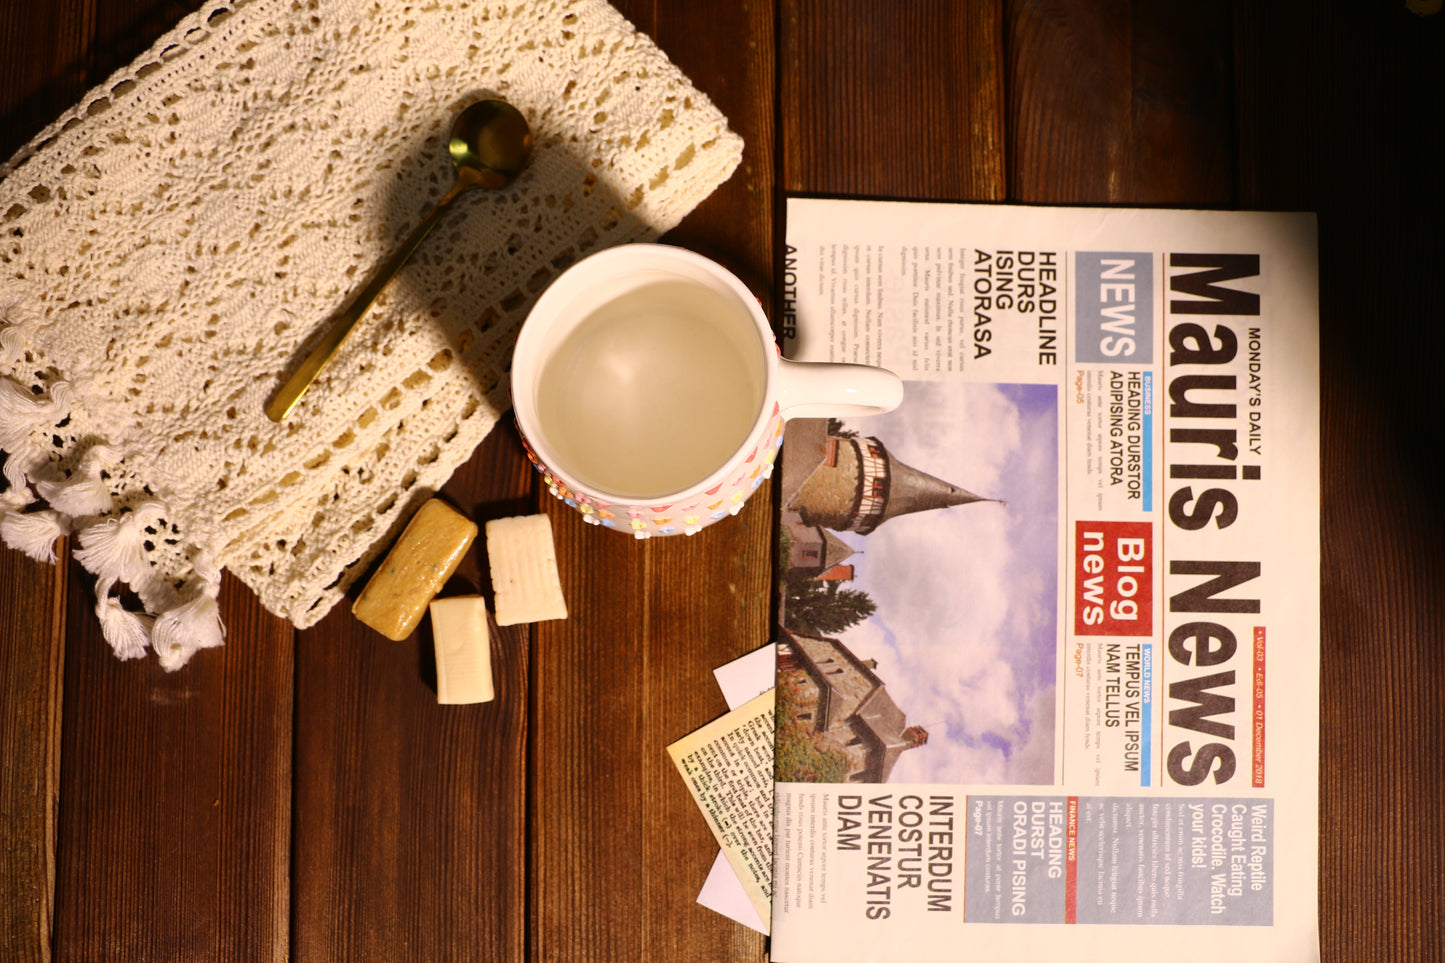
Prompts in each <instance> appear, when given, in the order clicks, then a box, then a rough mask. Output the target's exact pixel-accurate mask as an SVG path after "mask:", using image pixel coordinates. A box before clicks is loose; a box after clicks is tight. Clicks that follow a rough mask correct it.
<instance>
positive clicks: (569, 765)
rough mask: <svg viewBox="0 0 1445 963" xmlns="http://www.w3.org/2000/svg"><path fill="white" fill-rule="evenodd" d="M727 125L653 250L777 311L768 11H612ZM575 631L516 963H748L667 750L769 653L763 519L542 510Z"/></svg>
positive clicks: (547, 636) (541, 772) (748, 934)
mask: <svg viewBox="0 0 1445 963" xmlns="http://www.w3.org/2000/svg"><path fill="white" fill-rule="evenodd" d="M617 6H618V8H619V9H620V10H621V11H622V13H623V14H624V15H625V16H627V17H628V18H629V19H630V20H631V21H632V22H633V23H634V24H635V25H637V27H638V28H639V29H641V30H643V31H644V32H646V33H648V34H649V35H650V36H652V37H653V38H654V39H655V40H656V41H657V43H658V45H659V46H660V47H661V48H662V49H663V50H664V51H665V52H666V53H667V54H668V55H669V57H670V58H672V60H673V61H674V62H675V63H676V64H677V65H678V67H679V68H680V69H681V70H682V71H683V72H684V73H685V74H687V75H689V76H691V77H693V78H694V79H695V80H696V81H698V82H699V83H700V86H701V89H702V90H703V92H704V93H705V94H707V95H708V96H709V97H710V98H711V99H712V100H713V101H714V103H716V104H717V106H718V107H719V108H720V109H721V110H722V112H723V113H724V114H725V115H726V116H727V117H728V120H729V124H730V126H732V128H733V129H734V130H736V131H738V132H739V133H740V134H741V135H742V137H743V139H744V141H745V149H744V156H743V164H742V167H741V168H740V169H739V170H738V172H737V173H735V174H734V175H733V177H732V178H731V179H730V180H729V181H728V182H727V183H726V184H724V185H723V186H722V187H721V188H720V189H719V190H718V191H716V192H715V193H714V194H713V195H712V196H711V197H710V198H708V199H707V200H706V201H704V202H703V204H702V205H700V206H699V208H698V209H697V210H696V211H695V212H694V213H693V214H692V215H690V216H689V217H688V218H687V219H686V220H685V221H684V223H683V225H682V226H681V227H680V228H679V229H677V230H676V231H674V232H672V234H671V235H670V236H669V237H668V238H667V240H668V241H670V242H673V243H678V244H682V245H684V246H686V247H690V248H692V249H694V250H697V251H700V252H701V253H704V254H706V255H708V256H710V257H713V258H715V259H717V260H718V261H720V262H721V263H723V264H724V265H726V266H727V267H729V268H731V269H732V270H734V271H735V272H736V273H738V275H739V276H740V277H742V278H743V280H744V281H745V282H746V283H747V284H748V285H749V286H750V287H751V288H752V290H753V292H754V293H755V294H757V295H758V296H759V297H760V298H761V299H762V300H763V302H764V303H765V304H768V303H771V298H772V285H771V277H772V261H771V256H772V234H773V224H772V220H771V216H770V214H771V211H770V209H771V206H772V203H773V196H772V185H773V179H772V178H773V173H772V172H773V157H772V154H773V146H772V145H773V130H772V121H771V110H772V102H773V86H772V77H773V74H772V69H773V50H774V47H773V42H772V30H773V12H772V9H771V6H770V5H768V4H762V3H744V4H739V5H737V6H735V7H730V8H729V9H728V11H727V13H726V14H724V15H720V14H719V12H718V10H717V9H716V8H712V9H708V8H707V7H706V6H705V5H696V4H691V3H687V2H685V0H674V2H667V3H643V2H622V3H618V4H617ZM543 497H544V499H545V501H546V502H547V504H546V506H545V509H546V511H548V513H549V514H551V515H552V517H553V519H554V525H555V528H556V533H557V544H558V555H559V563H560V566H561V568H562V580H563V586H564V588H565V589H566V590H567V592H568V605H569V608H570V610H571V613H572V614H571V616H570V617H569V618H568V619H567V620H566V621H565V622H559V623H542V624H540V625H539V626H538V627H537V630H536V641H535V670H534V684H533V691H534V693H535V694H536V700H537V701H536V705H535V707H534V719H535V725H534V733H533V747H532V752H531V769H532V780H533V790H532V808H531V821H532V831H531V835H532V839H533V854H532V866H533V873H532V884H531V892H532V903H533V920H534V922H533V936H532V946H531V958H532V959H538V960H549V961H550V960H566V961H569V963H571V961H602V960H615V961H628V963H630V961H633V960H638V959H647V958H659V959H668V960H676V961H683V963H685V961H707V963H716V961H721V960H762V959H763V958H764V956H763V953H764V950H763V945H764V944H763V940H762V937H761V936H760V935H758V934H756V933H754V932H752V931H750V930H748V929H746V928H745V927H743V926H741V925H739V924H736V923H733V922H731V921H729V920H727V919H726V918H724V917H721V916H718V915H717V914H714V913H713V912H712V911H710V910H707V909H704V908H702V907H700V906H698V905H697V904H696V902H695V899H696V896H697V892H698V890H699V888H700V887H701V885H702V883H703V880H704V879H705V878H706V875H707V871H708V868H709V866H710V865H711V862H712V859H713V857H714V856H715V855H716V853H717V847H716V843H715V842H714V841H713V839H712V836H711V834H710V833H709V832H708V829H707V827H706V824H705V822H704V821H703V818H702V816H701V814H700V813H698V812H697V808H696V806H695V805H694V804H693V803H692V801H691V797H690V796H689V795H688V792H687V788H686V786H685V785H684V784H683V782H682V780H681V778H680V777H678V775H677V773H676V771H675V770H674V769H673V767H672V763H671V761H670V760H669V759H668V757H667V754H666V746H667V745H668V744H669V743H671V742H673V741H675V740H676V739H678V738H680V737H681V736H683V735H685V734H686V733H687V732H689V731H691V730H692V729H695V728H697V727H698V726H700V725H702V724H703V723H705V722H707V721H709V720H710V719H712V718H714V717H715V716H717V715H718V714H720V713H721V712H722V711H724V709H725V706H724V704H723V700H722V698H721V695H720V694H719V693H718V690H717V686H716V683H715V681H714V680H713V678H712V675H711V670H712V668H713V667H715V666H717V665H720V664H722V663H723V662H726V661H728V660H730V659H732V658H734V657H735V656H737V655H739V654H741V653H743V652H745V651H747V650H749V649H751V648H755V647H757V646H758V645H761V644H763V643H764V642H765V641H766V640H767V625H766V622H767V611H768V600H769V590H768V586H769V584H770V580H771V559H770V555H771V549H770V545H771V534H770V533H771V527H772V524H771V519H772V513H771V506H770V503H769V501H768V499H767V497H766V493H760V494H759V495H755V496H754V498H753V499H752V500H751V501H752V502H754V503H753V504H749V505H748V506H747V508H746V509H745V510H744V511H743V512H742V514H741V515H739V516H738V517H737V518H733V519H729V520H727V521H725V522H721V523H719V524H718V525H716V526H712V527H710V528H707V529H705V530H703V531H702V532H701V533H699V534H698V535H695V536H692V537H684V538H671V539H652V540H648V541H644V542H639V541H636V540H634V539H631V538H627V537H625V536H621V535H619V534H617V533H613V532H605V531H598V530H595V529H592V528H590V527H588V526H585V525H584V524H583V523H582V521H581V518H580V516H578V515H577V514H576V513H574V512H572V511H571V510H569V509H565V508H562V507H560V506H559V505H558V504H557V503H556V502H555V501H554V500H553V499H551V498H550V497H549V496H543Z"/></svg>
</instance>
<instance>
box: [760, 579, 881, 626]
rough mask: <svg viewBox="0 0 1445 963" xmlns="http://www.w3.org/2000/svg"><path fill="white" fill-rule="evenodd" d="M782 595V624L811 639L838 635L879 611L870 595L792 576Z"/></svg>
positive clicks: (831, 583)
mask: <svg viewBox="0 0 1445 963" xmlns="http://www.w3.org/2000/svg"><path fill="white" fill-rule="evenodd" d="M825 586H826V587H825ZM783 592H784V605H783V624H784V625H785V626H786V627H787V628H790V629H795V630H797V631H799V632H807V633H808V634H809V635H837V634H838V633H839V632H842V631H844V630H845V629H849V628H852V627H853V626H855V625H858V624H859V623H861V622H864V621H866V620H867V619H868V618H870V617H871V616H872V615H873V613H874V612H876V611H878V606H877V605H876V604H875V603H874V601H873V599H872V597H871V596H870V595H869V594H868V593H867V592H864V591H861V590H859V589H849V588H840V587H839V583H837V582H827V583H823V582H818V581H815V580H813V579H809V578H796V577H793V576H792V575H791V574H790V575H789V577H788V579H787V581H786V583H785V584H784V587H783Z"/></svg>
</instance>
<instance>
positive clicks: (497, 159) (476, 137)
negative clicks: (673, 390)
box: [266, 100, 532, 422]
mask: <svg viewBox="0 0 1445 963" xmlns="http://www.w3.org/2000/svg"><path fill="white" fill-rule="evenodd" d="M447 152H448V153H449V154H450V155H451V159H452V166H453V167H455V168H456V179H455V180H454V181H453V182H452V186H451V189H450V190H449V191H447V192H446V194H444V195H442V198H441V200H439V201H437V202H436V205H435V206H434V207H433V208H432V209H431V210H430V211H428V212H427V215H426V216H425V217H424V218H422V220H421V223H419V224H418V225H417V226H416V227H415V228H413V229H412V232H411V234H409V235H408V236H407V238H406V240H405V241H403V242H402V243H401V246H400V247H398V248H397V249H396V251H395V252H394V253H393V254H392V255H391V257H390V258H389V259H388V260H387V261H386V263H385V264H383V265H382V266H381V267H380V268H378V269H377V272H376V274H375V276H374V277H373V278H372V279H371V281H370V283H368V284H367V285H366V287H365V288H363V289H362V290H361V293H360V294H358V295H357V296H356V299H355V300H354V301H352V302H351V303H350V304H349V305H347V307H346V309H345V310H344V311H342V312H341V314H339V315H337V317H336V320H335V321H333V322H332V324H331V327H330V328H328V329H327V331H326V333H325V334H324V335H323V336H322V338H321V341H320V342H319V343H318V344H317V345H316V347H314V348H312V349H311V352H310V353H309V354H308V355H307V356H306V357H305V359H304V360H302V362H301V364H300V366H299V367H297V369H296V371H295V372H294V373H292V375H291V377H290V378H289V379H287V381H286V383H285V384H284V385H282V386H281V390H280V391H278V392H276V394H275V395H274V396H273V397H272V398H271V400H270V402H268V403H267V405H266V416H267V417H268V418H270V419H271V420H272V421H275V422H280V421H282V420H284V419H285V418H286V416H287V415H289V414H291V412H292V411H294V410H295V408H296V405H297V404H298V403H299V402H300V401H301V397H302V396H303V395H304V394H306V389H308V388H310V387H311V384H312V382H314V381H315V380H316V377H317V375H319V374H320V373H321V370H322V369H323V368H324V367H326V364H327V362H328V361H330V360H331V357H332V356H333V355H334V354H336V352H337V351H338V350H339V349H340V348H341V346H342V345H343V344H345V343H346V339H347V337H348V336H349V335H350V334H351V332H352V330H353V329H354V328H355V327H356V323H357V322H358V321H360V320H361V318H362V316H363V315H365V314H366V312H367V311H368V310H369V309H370V308H371V305H372V303H373V302H375V301H376V299H377V298H378V297H379V296H380V295H381V292H382V291H384V290H386V286H387V285H388V284H390V283H391V280H392V278H394V277H396V273H397V272H398V271H400V270H401V266H402V265H403V264H405V263H406V262H407V260H408V259H410V258H411V256H412V254H413V253H415V252H416V249H417V248H418V247H420V246H421V242H422V241H423V240H425V239H426V236H427V235H428V234H430V233H431V231H432V228H434V227H435V226H436V224H437V222H438V221H439V220H440V219H441V215H442V213H443V212H444V211H445V210H446V209H447V208H448V207H450V206H451V204H452V202H453V201H455V200H456V199H457V198H458V197H460V196H461V195H462V194H463V193H464V192H466V191H468V190H471V189H472V188H474V187H480V188H483V189H485V190H500V189H501V188H503V187H506V186H507V185H508V184H511V183H512V181H514V180H516V179H517V175H518V174H520V173H522V171H523V169H524V168H526V166H527V162H528V160H530V159H531V156H532V131H531V128H529V127H528V126H527V119H526V118H525V117H523V116H522V113H521V111H519V110H517V108H515V107H513V106H512V105H511V104H509V103H507V102H506V101H504V100H481V101H478V102H476V103H474V104H471V105H470V106H468V107H466V108H465V109H464V110H463V111H462V112H461V113H460V114H458V115H457V117H456V120H454V121H453V122H452V132H451V137H450V138H449V140H448V142H447Z"/></svg>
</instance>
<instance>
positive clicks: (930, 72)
mask: <svg viewBox="0 0 1445 963" xmlns="http://www.w3.org/2000/svg"><path fill="white" fill-rule="evenodd" d="M779 8H780V11H781V13H780V23H781V28H780V30H781V33H780V36H779V38H778V42H779V45H780V48H781V51H782V53H781V57H780V58H779V62H780V64H781V72H780V75H779V89H780V99H779V112H780V113H779V121H778V123H779V141H780V143H781V145H782V150H781V153H782V164H783V168H782V170H783V172H782V175H781V181H782V186H783V188H784V190H786V191H789V192H804V193H823V194H845V195H850V196H862V197H890V198H904V199H908V198H915V199H924V200H973V201H988V200H1002V199H1003V197H1004V193H1005V189H1006V184H1005V176H1004V172H1005V160H1006V153H1005V148H1004V126H1003V119H1004V114H1003V109H1002V108H1003V96H1004V87H1003V70H1002V66H1003V36H1004V34H1003V3H1002V0H977V2H970V3H955V2H951V0H926V2H911V3H907V4H858V3H848V2H846V0H818V2H808V3H803V2H800V0H783V2H782V3H780V4H779Z"/></svg>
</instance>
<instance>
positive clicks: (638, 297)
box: [537, 281, 770, 499]
mask: <svg viewBox="0 0 1445 963" xmlns="http://www.w3.org/2000/svg"><path fill="white" fill-rule="evenodd" d="M759 340H760V339H759V337H758V332H757V329H756V327H755V325H754V324H753V322H752V320H751V318H750V317H749V315H748V313H747V311H746V309H745V308H744V307H742V306H740V305H739V304H738V303H737V302H736V299H734V298H731V297H729V296H728V295H726V294H724V293H722V292H719V291H715V290H713V289H711V288H707V287H703V286H701V285H698V284H691V283H687V282H684V281H659V282H656V283H654V284H648V285H645V286H643V287H640V288H637V289H636V290H633V291H630V292H628V293H626V294H624V295H622V296H621V297H619V298H617V299H615V300H613V301H611V302H609V303H607V304H605V305H603V306H602V307H600V308H598V309H597V310H596V311H594V312H593V313H592V314H591V315H589V316H588V317H586V318H585V319H583V320H582V321H581V322H580V323H579V324H578V325H577V327H576V328H574V329H573V330H572V331H571V332H570V333H568V334H567V336H566V337H565V338H564V339H563V340H562V342H561V344H560V345H558V347H557V349H556V350H555V351H553V352H552V354H551V356H550V357H549V358H548V359H547V360H546V362H545V363H544V364H543V366H542V373H541V377H540V378H539V379H538V384H537V418H538V421H539V422H540V425H541V429H542V434H543V435H544V436H545V438H546V442H547V444H548V446H549V447H550V449H551V451H552V454H553V456H554V461H555V465H554V467H556V468H558V469H559V470H562V471H565V472H567V473H568V474H570V475H572V476H573V477H574V478H575V479H576V480H577V481H578V482H579V483H581V484H582V485H584V486H586V487H590V488H594V489H597V490H599V491H603V492H609V493H612V494H614V495H620V496H626V497H628V498H640V499H647V498H656V497H658V496H661V495H666V494H670V493H672V492H677V491H681V490H683V489H685V488H689V487H691V486H693V485H695V484H697V483H698V482H701V481H702V480H704V479H705V478H707V477H708V476H709V475H710V474H712V473H713V472H714V471H716V470H717V469H718V468H720V467H721V466H722V465H723V464H724V463H725V462H727V460H728V459H729V458H730V457H731V456H732V454H733V453H734V452H735V451H736V450H737V448H738V447H739V446H740V445H742V443H743V442H744V441H746V440H747V437H748V434H749V432H750V431H751V430H752V428H753V426H754V424H755V423H756V421H757V418H758V414H759V410H760V409H761V407H762V402H763V378H764V371H765V364H764V358H763V356H762V355H761V352H762V351H763V350H765V349H768V348H770V346H764V345H760V344H759Z"/></svg>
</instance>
